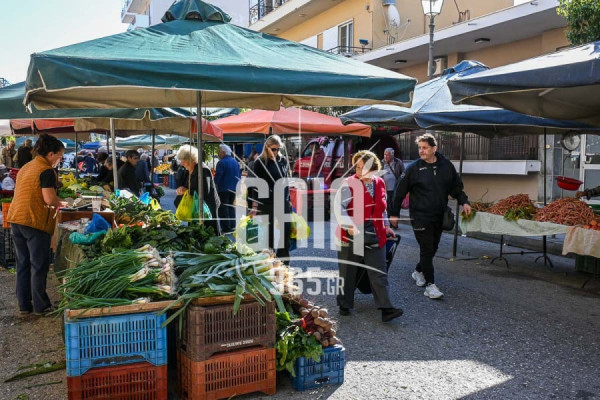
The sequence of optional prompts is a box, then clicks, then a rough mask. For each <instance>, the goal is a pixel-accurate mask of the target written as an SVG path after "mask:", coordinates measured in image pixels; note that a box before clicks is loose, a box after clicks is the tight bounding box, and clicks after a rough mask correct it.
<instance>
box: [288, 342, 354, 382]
mask: <svg viewBox="0 0 600 400" xmlns="http://www.w3.org/2000/svg"><path fill="white" fill-rule="evenodd" d="M324 352H325V354H323V356H322V357H321V361H319V362H315V361H313V360H311V359H308V360H307V359H306V358H305V357H300V358H298V359H297V360H296V363H295V364H294V372H295V373H296V377H292V386H293V387H294V389H296V390H299V391H302V390H306V389H314V388H318V387H321V386H325V385H339V384H342V383H344V367H345V366H346V361H345V359H344V354H345V352H346V349H344V347H343V346H342V345H339V344H338V345H335V346H332V347H327V348H325V349H324Z"/></svg>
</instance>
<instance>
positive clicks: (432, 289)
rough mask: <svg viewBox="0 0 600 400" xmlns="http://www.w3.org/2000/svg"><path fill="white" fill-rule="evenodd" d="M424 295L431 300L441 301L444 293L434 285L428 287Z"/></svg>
mask: <svg viewBox="0 0 600 400" xmlns="http://www.w3.org/2000/svg"><path fill="white" fill-rule="evenodd" d="M423 294H424V295H425V296H427V297H429V298H430V299H439V298H441V297H442V296H443V295H444V293H442V292H440V289H438V287H437V286H435V284H434V283H431V284H429V285H427V287H426V288H425V292H424V293H423Z"/></svg>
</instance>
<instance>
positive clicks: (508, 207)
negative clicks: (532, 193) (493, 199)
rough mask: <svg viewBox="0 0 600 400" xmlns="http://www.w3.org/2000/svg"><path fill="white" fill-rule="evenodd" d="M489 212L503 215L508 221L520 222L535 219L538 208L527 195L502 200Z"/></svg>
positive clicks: (516, 195)
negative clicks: (520, 220) (519, 220)
mask: <svg viewBox="0 0 600 400" xmlns="http://www.w3.org/2000/svg"><path fill="white" fill-rule="evenodd" d="M487 212H489V213H491V214H496V215H503V216H504V217H505V218H506V219H510V220H518V219H521V218H524V219H533V218H534V216H535V213H536V208H535V206H534V205H533V202H532V201H531V199H530V198H529V196H528V195H526V194H515V195H513V196H509V197H507V198H506V199H502V200H500V201H499V202H497V203H496V204H494V205H493V206H491V207H490V208H489V209H488V210H487Z"/></svg>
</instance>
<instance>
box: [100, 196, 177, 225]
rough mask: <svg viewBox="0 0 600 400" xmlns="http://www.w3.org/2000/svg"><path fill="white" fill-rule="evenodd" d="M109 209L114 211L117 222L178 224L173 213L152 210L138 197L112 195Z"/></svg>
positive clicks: (126, 223)
mask: <svg viewBox="0 0 600 400" xmlns="http://www.w3.org/2000/svg"><path fill="white" fill-rule="evenodd" d="M108 202H109V204H110V209H111V210H113V211H114V213H115V221H116V223H117V224H125V225H128V224H135V223H143V224H146V225H151V224H154V225H167V224H179V223H180V221H179V220H178V219H177V218H175V214H173V213H172V212H171V211H168V210H154V209H153V208H152V206H150V205H148V204H144V203H142V202H141V201H140V200H139V199H138V198H136V197H132V198H129V199H127V198H125V197H117V196H115V195H112V196H111V197H110V198H109V200H108Z"/></svg>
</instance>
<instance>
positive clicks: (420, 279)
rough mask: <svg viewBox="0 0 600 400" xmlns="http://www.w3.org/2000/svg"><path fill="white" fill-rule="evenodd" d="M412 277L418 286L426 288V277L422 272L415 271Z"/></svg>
mask: <svg viewBox="0 0 600 400" xmlns="http://www.w3.org/2000/svg"><path fill="white" fill-rule="evenodd" d="M411 276H412V278H413V279H414V280H415V281H416V284H417V286H425V275H423V273H422V272H418V271H414V272H413V273H412V275H411Z"/></svg>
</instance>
